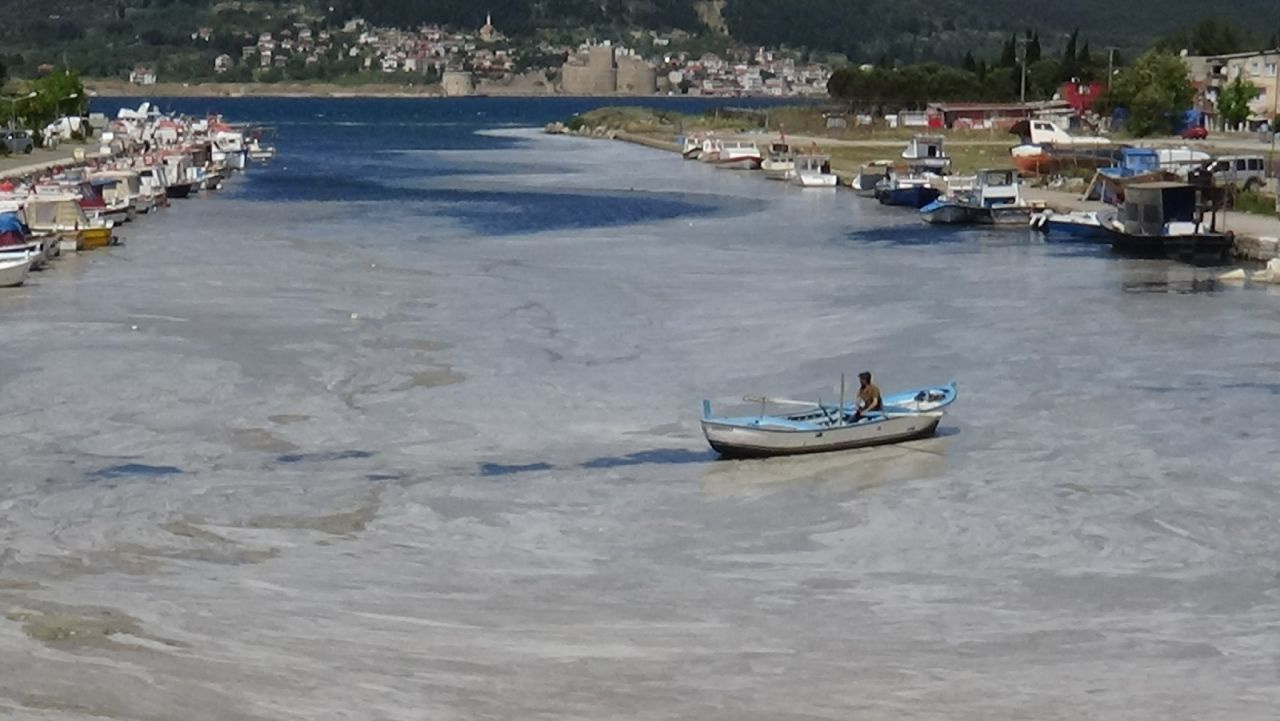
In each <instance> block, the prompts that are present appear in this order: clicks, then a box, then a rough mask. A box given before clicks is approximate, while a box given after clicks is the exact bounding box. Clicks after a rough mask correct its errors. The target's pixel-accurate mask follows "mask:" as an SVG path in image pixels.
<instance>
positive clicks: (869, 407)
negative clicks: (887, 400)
mask: <svg viewBox="0 0 1280 721" xmlns="http://www.w3.org/2000/svg"><path fill="white" fill-rule="evenodd" d="M858 385H859V386H861V387H860V388H858V404H857V407H856V408H855V409H854V411H853V417H852V418H850V419H849V422H850V423H857V422H858V421H860V420H862V419H863V417H864V416H865V415H866V414H868V413H879V412H880V411H882V410H884V401H882V400H881V399H880V389H879V388H877V387H876V384H875V383H872V382H871V372H870V371H862V372H861V373H859V374H858Z"/></svg>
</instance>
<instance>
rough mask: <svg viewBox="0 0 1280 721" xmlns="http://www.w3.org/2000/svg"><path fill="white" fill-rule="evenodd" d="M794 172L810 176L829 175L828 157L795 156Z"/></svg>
mask: <svg viewBox="0 0 1280 721" xmlns="http://www.w3.org/2000/svg"><path fill="white" fill-rule="evenodd" d="M796 172H797V173H808V174H812V175H818V174H823V175H829V174H830V173H831V156H830V155H797V156H796Z"/></svg>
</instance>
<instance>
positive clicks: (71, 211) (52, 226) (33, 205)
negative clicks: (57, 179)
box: [23, 195, 90, 231]
mask: <svg viewBox="0 0 1280 721" xmlns="http://www.w3.org/2000/svg"><path fill="white" fill-rule="evenodd" d="M23 210H24V215H25V216H26V220H27V225H28V226H30V227H31V229H32V230H38V231H62V230H79V229H81V228H87V227H89V225H90V222H89V218H88V216H86V215H85V213H84V208H81V207H80V203H79V199H78V198H76V196H74V195H61V196H58V195H36V196H33V197H32V198H31V199H30V200H28V201H27V205H26V207H25V208H24V209H23Z"/></svg>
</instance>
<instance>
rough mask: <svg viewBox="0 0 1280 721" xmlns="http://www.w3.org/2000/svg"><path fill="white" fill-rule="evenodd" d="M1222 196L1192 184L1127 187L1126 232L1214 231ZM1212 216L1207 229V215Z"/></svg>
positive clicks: (1182, 233)
mask: <svg viewBox="0 0 1280 721" xmlns="http://www.w3.org/2000/svg"><path fill="white" fill-rule="evenodd" d="M1220 195H1221V193H1220V192H1219V191H1218V190H1217V189H1215V188H1213V187H1205V186H1203V185H1199V186H1198V185H1192V184H1190V183H1174V182H1157V183H1134V184H1132V185H1129V186H1128V187H1126V188H1125V198H1124V212H1123V213H1122V216H1121V217H1122V219H1123V221H1124V232H1125V233H1127V234H1129V235H1141V236H1170V235H1192V234H1195V233H1203V232H1206V231H1213V230H1214V226H1215V225H1216V222H1215V221H1216V218H1215V217H1214V214H1215V212H1216V210H1217V208H1218V207H1219V200H1220ZM1206 213H1208V214H1209V223H1208V224H1207V225H1208V227H1206V223H1205V214H1206Z"/></svg>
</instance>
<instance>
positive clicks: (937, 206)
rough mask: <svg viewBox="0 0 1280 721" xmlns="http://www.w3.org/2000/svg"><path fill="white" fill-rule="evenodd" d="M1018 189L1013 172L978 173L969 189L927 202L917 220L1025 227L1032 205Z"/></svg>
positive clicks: (999, 170) (1017, 180)
mask: <svg viewBox="0 0 1280 721" xmlns="http://www.w3.org/2000/svg"><path fill="white" fill-rule="evenodd" d="M1020 187H1021V184H1020V182H1019V179H1018V173H1017V171H1015V170H1012V169H995V170H980V171H978V174H977V176H975V179H974V187H973V189H972V190H966V191H960V192H957V193H956V194H955V195H954V196H952V197H948V198H940V199H938V200H935V201H934V202H932V203H929V204H928V205H926V206H924V207H923V208H921V209H920V218H921V220H923V221H924V222H926V223H930V224H934V225H1015V224H1016V225H1026V224H1027V223H1028V222H1029V221H1030V220H1031V206H1030V205H1029V204H1028V203H1027V202H1026V201H1025V200H1023V199H1022V194H1021V191H1020Z"/></svg>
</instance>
